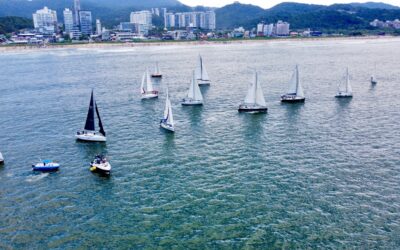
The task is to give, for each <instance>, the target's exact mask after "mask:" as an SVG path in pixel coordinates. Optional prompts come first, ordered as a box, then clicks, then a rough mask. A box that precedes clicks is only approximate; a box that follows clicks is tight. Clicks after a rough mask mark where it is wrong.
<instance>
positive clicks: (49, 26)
mask: <svg viewBox="0 0 400 250" xmlns="http://www.w3.org/2000/svg"><path fill="white" fill-rule="evenodd" d="M33 26H34V27H35V29H36V30H38V31H39V32H42V33H46V34H52V33H54V32H56V29H57V12H56V11H55V10H51V9H49V8H47V7H44V8H43V9H41V10H37V11H36V13H33Z"/></svg>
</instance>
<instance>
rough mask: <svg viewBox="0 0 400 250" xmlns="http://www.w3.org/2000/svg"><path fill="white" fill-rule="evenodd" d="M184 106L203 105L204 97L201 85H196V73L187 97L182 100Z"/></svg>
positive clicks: (193, 75)
mask: <svg viewBox="0 0 400 250" xmlns="http://www.w3.org/2000/svg"><path fill="white" fill-rule="evenodd" d="M182 105H183V106H194V105H203V95H202V94H201V91H200V88H199V85H198V84H197V83H196V79H195V73H194V72H193V74H192V81H191V82H190V87H189V91H188V94H187V97H186V98H184V99H183V100H182Z"/></svg>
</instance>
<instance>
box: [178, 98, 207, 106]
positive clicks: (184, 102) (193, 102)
mask: <svg viewBox="0 0 400 250" xmlns="http://www.w3.org/2000/svg"><path fill="white" fill-rule="evenodd" d="M181 104H182V106H201V105H203V101H197V100H192V99H183V100H182V103H181Z"/></svg>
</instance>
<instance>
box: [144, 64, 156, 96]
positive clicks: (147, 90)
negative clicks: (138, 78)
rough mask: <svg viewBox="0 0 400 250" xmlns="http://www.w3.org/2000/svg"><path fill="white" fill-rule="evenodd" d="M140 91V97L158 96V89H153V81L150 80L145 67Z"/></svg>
mask: <svg viewBox="0 0 400 250" xmlns="http://www.w3.org/2000/svg"><path fill="white" fill-rule="evenodd" d="M140 93H141V94H142V99H151V98H158V91H157V90H154V89H153V83H152V82H151V78H150V74H149V70H148V69H146V72H145V73H144V74H143V78H142V85H141V86H140Z"/></svg>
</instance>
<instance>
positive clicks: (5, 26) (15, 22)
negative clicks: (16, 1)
mask: <svg viewBox="0 0 400 250" xmlns="http://www.w3.org/2000/svg"><path fill="white" fill-rule="evenodd" d="M27 28H33V23H32V20H31V19H28V18H23V17H15V16H8V17H0V34H7V33H12V32H17V31H19V30H21V29H27Z"/></svg>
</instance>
